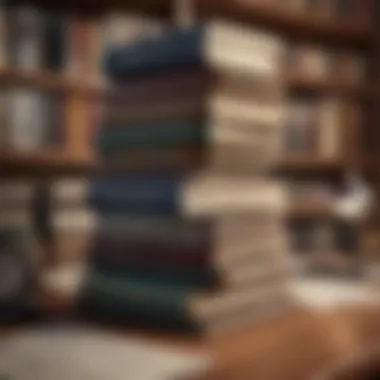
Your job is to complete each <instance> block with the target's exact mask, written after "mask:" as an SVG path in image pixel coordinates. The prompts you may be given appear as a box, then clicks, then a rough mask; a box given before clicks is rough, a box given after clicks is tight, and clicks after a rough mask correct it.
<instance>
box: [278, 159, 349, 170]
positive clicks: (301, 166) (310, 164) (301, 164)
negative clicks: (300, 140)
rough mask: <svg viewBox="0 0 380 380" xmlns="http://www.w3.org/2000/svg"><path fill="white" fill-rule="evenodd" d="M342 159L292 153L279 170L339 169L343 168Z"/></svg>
mask: <svg viewBox="0 0 380 380" xmlns="http://www.w3.org/2000/svg"><path fill="white" fill-rule="evenodd" d="M345 166H346V165H345V162H344V160H327V159H323V158H319V157H313V156H310V155H292V156H289V157H287V158H286V159H285V160H284V161H283V162H282V163H281V164H280V170H281V171H285V172H286V171H329V172H331V171H340V170H342V169H344V168H345Z"/></svg>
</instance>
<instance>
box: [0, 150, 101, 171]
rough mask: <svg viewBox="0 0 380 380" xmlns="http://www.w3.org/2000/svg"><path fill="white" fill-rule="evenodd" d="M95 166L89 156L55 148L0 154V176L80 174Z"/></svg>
mask: <svg viewBox="0 0 380 380" xmlns="http://www.w3.org/2000/svg"><path fill="white" fill-rule="evenodd" d="M94 168H95V160H93V159H92V158H91V157H90V156H84V155H83V156H79V155H75V156H73V155H70V154H69V153H68V152H65V151H62V150H59V149H56V150H45V151H43V152H38V153H37V152H35V153H3V154H0V177H55V176H71V175H82V174H86V173H88V172H90V171H91V170H93V169H94Z"/></svg>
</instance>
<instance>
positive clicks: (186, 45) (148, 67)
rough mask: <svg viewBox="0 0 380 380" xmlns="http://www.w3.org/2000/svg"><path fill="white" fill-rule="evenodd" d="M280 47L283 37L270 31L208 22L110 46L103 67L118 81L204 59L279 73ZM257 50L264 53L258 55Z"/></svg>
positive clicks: (252, 70) (213, 64)
mask: <svg viewBox="0 0 380 380" xmlns="http://www.w3.org/2000/svg"><path fill="white" fill-rule="evenodd" d="M281 50H282V43H281V40H280V39H278V38H277V37H274V36H273V35H270V34H269V33H264V32H258V31H252V29H251V28H247V27H244V26H241V25H234V24H229V23H225V22H221V21H209V22H207V23H205V24H198V25H195V26H191V27H187V28H181V29H174V30H171V31H169V32H167V33H165V34H164V35H162V36H159V37H152V38H145V39H143V40H141V41H138V42H136V43H134V44H128V45H126V46H122V47H120V48H114V49H110V50H109V51H108V52H106V54H105V58H104V68H105V71H106V73H107V75H108V76H109V77H110V78H111V79H112V80H114V81H116V82H117V83H119V82H120V81H122V80H126V79H128V78H131V77H135V76H143V75H144V74H147V73H149V74H150V75H152V74H153V73H154V72H156V73H157V72H160V73H163V72H165V71H170V70H172V69H175V68H179V67H194V66H195V67H197V66H199V65H200V64H202V63H203V62H204V63H205V64H206V65H208V66H211V67H217V68H219V69H223V70H225V71H231V70H236V71H239V70H240V71H242V72H246V73H255V74H257V75H271V76H273V75H278V74H279V65H278V60H279V59H280V57H281ZM257 51H261V52H262V54H261V55H260V56H259V55H258V54H257ZM268 58H273V59H268Z"/></svg>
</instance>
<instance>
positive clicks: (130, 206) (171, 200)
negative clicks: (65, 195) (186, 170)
mask: <svg viewBox="0 0 380 380" xmlns="http://www.w3.org/2000/svg"><path fill="white" fill-rule="evenodd" d="M181 186H182V179H181V178H179V177H178V178H177V177H166V178H154V177H152V178H149V179H146V178H139V177H128V178H100V179H97V180H95V181H94V182H93V183H92V185H91V187H90V191H89V203H90V204H91V206H92V207H94V208H95V209H96V210H98V211H99V212H101V213H103V214H106V215H107V214H108V215H109V214H125V213H128V214H152V215H154V214H164V215H165V214H168V215H172V214H176V212H177V211H178V209H179V207H180V204H181V191H180V190H181Z"/></svg>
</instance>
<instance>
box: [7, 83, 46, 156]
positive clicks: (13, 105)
mask: <svg viewBox="0 0 380 380" xmlns="http://www.w3.org/2000/svg"><path fill="white" fill-rule="evenodd" d="M9 96H10V98H9V119H8V120H9V124H8V128H9V148H13V149H16V150H21V151H34V150H38V149H40V148H42V147H45V146H46V145H48V129H47V125H48V124H49V123H47V122H46V121H47V120H46V119H45V117H46V116H47V108H46V106H47V103H46V102H47V99H46V97H45V95H44V94H42V93H41V92H39V91H36V90H32V89H14V90H13V91H12V92H10V93H9ZM49 127H50V126H49Z"/></svg>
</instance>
